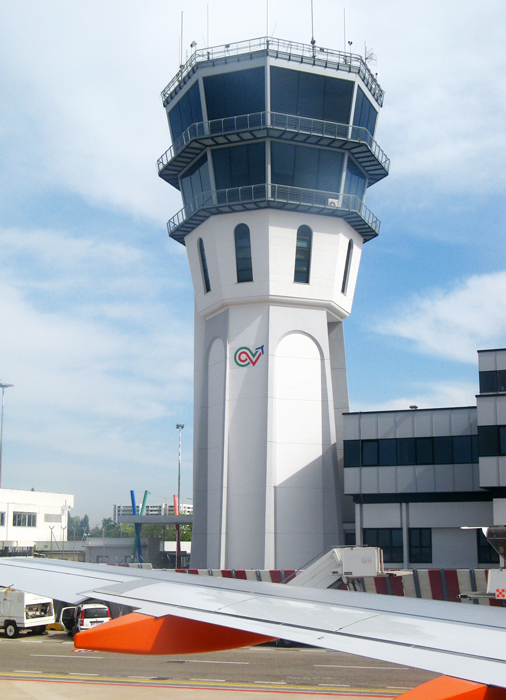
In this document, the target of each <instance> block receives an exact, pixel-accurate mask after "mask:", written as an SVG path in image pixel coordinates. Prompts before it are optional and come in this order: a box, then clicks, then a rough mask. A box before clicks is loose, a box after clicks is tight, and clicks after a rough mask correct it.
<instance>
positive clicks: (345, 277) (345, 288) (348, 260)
mask: <svg viewBox="0 0 506 700" xmlns="http://www.w3.org/2000/svg"><path fill="white" fill-rule="evenodd" d="M352 255H353V241H352V240H351V239H350V240H349V241H348V250H347V251H346V262H345V264H344V274H343V283H342V285H341V294H346V292H347V291H348V280H349V278H350V268H351V258H352ZM381 442H387V441H386V440H382V441H381ZM393 442H395V440H394V441H393ZM393 464H395V462H393Z"/></svg>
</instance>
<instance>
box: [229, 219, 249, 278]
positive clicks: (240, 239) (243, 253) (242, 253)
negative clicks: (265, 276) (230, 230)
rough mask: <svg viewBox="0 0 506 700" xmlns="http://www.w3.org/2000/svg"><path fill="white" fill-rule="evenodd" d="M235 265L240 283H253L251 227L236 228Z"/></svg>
mask: <svg viewBox="0 0 506 700" xmlns="http://www.w3.org/2000/svg"><path fill="white" fill-rule="evenodd" d="M234 239H235V263H236V267H237V281H238V282H253V265H252V262H251V239H250V235H249V227H248V226H246V224H239V225H238V226H236V227H235V231H234Z"/></svg>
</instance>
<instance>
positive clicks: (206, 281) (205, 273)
mask: <svg viewBox="0 0 506 700" xmlns="http://www.w3.org/2000/svg"><path fill="white" fill-rule="evenodd" d="M199 255H200V267H201V269H202V279H203V280H204V289H205V293H206V294H207V292H210V291H211V283H210V282H209V270H208V269H207V260H206V251H205V248H204V241H203V240H202V238H199Z"/></svg>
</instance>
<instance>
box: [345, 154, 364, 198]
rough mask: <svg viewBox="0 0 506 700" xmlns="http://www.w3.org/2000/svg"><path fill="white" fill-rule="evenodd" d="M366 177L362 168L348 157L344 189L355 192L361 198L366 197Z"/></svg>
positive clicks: (347, 191) (346, 191)
mask: <svg viewBox="0 0 506 700" xmlns="http://www.w3.org/2000/svg"><path fill="white" fill-rule="evenodd" d="M364 190H365V177H364V175H363V174H362V171H361V170H360V168H359V167H358V166H357V165H355V163H354V162H353V161H352V160H351V159H348V166H347V169H346V179H345V181H344V191H345V193H346V194H353V195H355V196H356V197H358V198H359V199H360V200H362V199H363V198H364Z"/></svg>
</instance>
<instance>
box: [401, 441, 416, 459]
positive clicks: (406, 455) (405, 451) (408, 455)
mask: <svg viewBox="0 0 506 700" xmlns="http://www.w3.org/2000/svg"><path fill="white" fill-rule="evenodd" d="M397 464H415V438H399V439H398V440H397Z"/></svg>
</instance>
